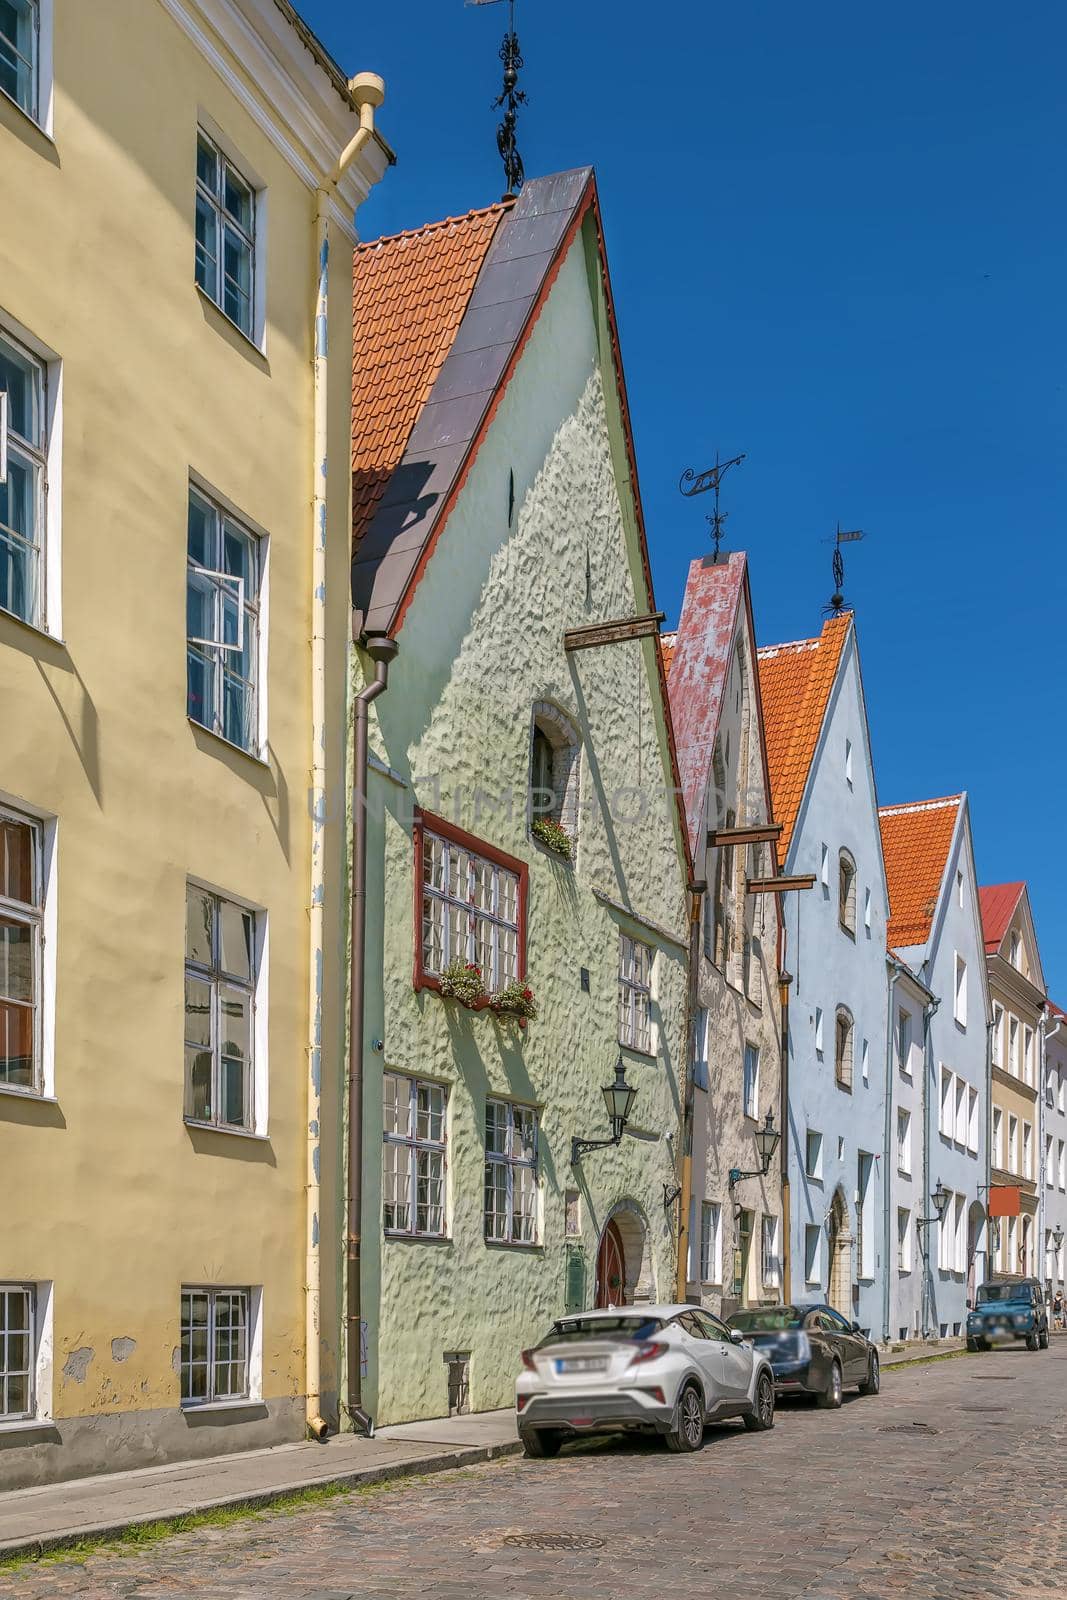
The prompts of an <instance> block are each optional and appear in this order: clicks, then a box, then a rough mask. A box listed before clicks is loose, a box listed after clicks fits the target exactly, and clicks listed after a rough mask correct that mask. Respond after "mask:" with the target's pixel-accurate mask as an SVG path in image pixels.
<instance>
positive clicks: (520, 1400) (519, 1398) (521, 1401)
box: [515, 1394, 530, 1411]
mask: <svg viewBox="0 0 1067 1600" xmlns="http://www.w3.org/2000/svg"><path fill="white" fill-rule="evenodd" d="M529 1398H530V1397H529V1395H526V1394H519V1395H516V1396H515V1410H516V1411H521V1410H522V1408H523V1406H524V1405H525V1404H526V1402H527V1400H528V1399H529Z"/></svg>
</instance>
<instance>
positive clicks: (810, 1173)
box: [804, 1128, 823, 1183]
mask: <svg viewBox="0 0 1067 1600" xmlns="http://www.w3.org/2000/svg"><path fill="white" fill-rule="evenodd" d="M813 1139H817V1140H818V1143H817V1144H816V1146H815V1160H814V1162H813V1161H812V1159H811V1151H812V1144H811V1141H812V1140H813ZM822 1156H823V1136H822V1134H821V1133H820V1132H819V1130H818V1129H817V1128H807V1129H805V1132H804V1176H805V1177H806V1178H812V1179H814V1181H815V1182H816V1183H821V1182H822V1174H823V1159H822Z"/></svg>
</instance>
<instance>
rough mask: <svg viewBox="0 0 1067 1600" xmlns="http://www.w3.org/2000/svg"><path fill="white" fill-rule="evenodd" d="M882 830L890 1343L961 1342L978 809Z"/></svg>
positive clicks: (980, 1019)
mask: <svg viewBox="0 0 1067 1600" xmlns="http://www.w3.org/2000/svg"><path fill="white" fill-rule="evenodd" d="M880 821H881V830H882V849H883V855H884V860H885V866H886V875H887V878H888V882H889V899H890V906H891V915H890V920H889V943H890V945H891V947H892V951H891V959H890V964H889V965H890V995H889V1003H890V1016H891V1027H892V1029H893V1037H892V1040H891V1065H890V1070H889V1074H888V1079H887V1091H888V1092H887V1112H888V1115H887V1126H888V1128H889V1130H890V1142H889V1150H890V1152H891V1157H890V1160H891V1166H892V1173H891V1183H890V1190H891V1193H890V1206H889V1214H888V1217H887V1228H886V1234H887V1238H888V1239H889V1241H890V1246H889V1249H888V1253H889V1256H890V1262H891V1270H890V1274H889V1278H888V1280H887V1282H886V1284H885V1287H884V1305H885V1312H884V1320H883V1332H884V1335H885V1337H887V1338H889V1337H892V1338H895V1339H900V1338H912V1337H915V1336H916V1335H926V1336H933V1337H935V1338H936V1337H939V1336H940V1337H941V1338H944V1337H946V1336H948V1337H952V1336H954V1335H958V1334H959V1333H960V1332H961V1331H962V1329H963V1325H964V1323H965V1321H966V1316H967V1301H968V1299H970V1298H973V1294H974V1289H975V1286H976V1284H978V1283H981V1282H982V1280H983V1278H984V1277H985V1276H986V1237H985V1233H986V1228H985V1203H984V1202H985V1194H984V1192H982V1190H981V1187H980V1186H983V1185H984V1184H985V1183H987V1182H988V1178H987V1176H986V1174H987V1170H988V1161H987V1154H988V1143H987V1132H986V1130H987V1124H988V1116H989V1092H988V1076H987V1074H988V1065H987V1049H988V1043H987V1041H988V1033H987V1024H988V1022H989V1019H990V1011H989V988H988V983H987V977H986V960H985V936H984V934H983V931H982V919H981V909H980V904H979V895H978V880H977V877H976V874H975V868H974V852H973V846H972V840H971V823H970V813H969V809H968V805H967V796H966V795H965V794H958V795H951V796H949V797H948V798H947V799H941V800H922V801H918V802H915V803H912V804H910V805H899V806H885V807H883V808H882V810H881V813H880ZM893 956H896V957H899V961H895V960H893V959H892V957H893ZM903 964H906V967H904V970H903V971H902V970H901V969H902V966H903ZM909 968H910V969H911V971H912V972H914V973H915V974H916V975H917V977H918V978H919V979H920V980H921V981H922V983H923V984H924V985H925V987H926V990H927V991H928V994H927V996H926V998H925V1001H924V1000H923V997H922V996H921V995H916V994H915V993H914V985H912V984H909V982H908V980H907V969H909Z"/></svg>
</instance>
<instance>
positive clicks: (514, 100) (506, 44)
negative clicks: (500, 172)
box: [466, 0, 526, 200]
mask: <svg viewBox="0 0 1067 1600" xmlns="http://www.w3.org/2000/svg"><path fill="white" fill-rule="evenodd" d="M466 3H467V5H470V6H493V5H499V4H500V3H501V0H466ZM500 59H501V61H502V62H503V64H504V87H503V89H502V90H501V92H500V94H499V95H498V96H497V98H496V99H495V100H494V101H493V109H494V110H498V109H499V108H500V107H501V106H503V107H504V115H503V118H502V120H501V122H500V123H499V125H498V127H497V130H496V147H497V149H498V150H499V152H500V159H501V161H502V162H503V163H504V182H505V183H506V185H507V192H506V193H505V195H504V199H505V200H513V199H514V197H515V196H516V195H517V194H518V192H519V190H520V189H521V188H522V186H523V184H524V183H525V181H526V173H525V169H524V168H523V164H522V157H521V155H520V154H519V147H518V144H517V142H516V126H517V123H518V109H519V107H520V106H524V105H525V104H526V91H525V90H524V89H520V88H519V86H518V85H519V71H520V68H521V67H522V66H523V59H522V50H521V48H520V45H519V36H518V34H517V33H516V32H515V0H508V30H507V32H506V33H505V35H504V39H503V42H502V44H501V46H500Z"/></svg>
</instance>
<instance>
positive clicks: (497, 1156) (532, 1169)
mask: <svg viewBox="0 0 1067 1600" xmlns="http://www.w3.org/2000/svg"><path fill="white" fill-rule="evenodd" d="M490 1106H496V1107H497V1108H501V1109H503V1110H504V1111H505V1113H506V1115H505V1121H504V1129H505V1135H506V1138H505V1145H506V1148H505V1149H504V1150H502V1151H496V1150H494V1151H491V1150H490V1149H489V1140H488V1128H486V1141H485V1176H486V1180H488V1177H489V1171H490V1169H491V1168H494V1169H496V1170H499V1169H501V1168H503V1169H504V1172H505V1184H504V1204H505V1210H504V1217H505V1222H506V1228H507V1232H506V1234H503V1235H502V1234H500V1233H495V1232H493V1231H492V1230H491V1219H492V1217H493V1216H495V1215H496V1214H497V1213H496V1212H495V1211H491V1210H490V1209H489V1207H488V1205H487V1204H486V1203H485V1202H486V1199H487V1194H486V1193H484V1192H483V1202H482V1231H483V1234H484V1237H485V1239H486V1242H487V1243H489V1244H496V1245H519V1246H522V1247H526V1248H529V1247H530V1246H531V1245H533V1246H536V1245H539V1244H540V1242H541V1197H540V1189H541V1185H540V1164H539V1154H540V1139H541V1114H540V1112H539V1111H538V1109H537V1107H536V1106H533V1105H529V1104H527V1103H525V1102H522V1101H515V1100H504V1099H502V1098H501V1097H500V1096H499V1095H488V1096H487V1097H486V1102H485V1109H486V1119H485V1120H486V1124H488V1120H489V1119H488V1113H489V1107H490ZM517 1111H521V1112H525V1113H526V1114H528V1115H529V1116H530V1117H531V1118H532V1119H533V1150H534V1153H533V1155H532V1156H519V1155H516V1154H515V1150H516V1132H515V1123H516V1117H515V1113H516V1112H517ZM516 1179H518V1183H519V1196H518V1198H519V1201H520V1217H521V1216H523V1215H526V1216H528V1217H529V1218H530V1219H531V1228H532V1237H531V1238H529V1239H523V1238H521V1237H516V1233H515V1217H516V1212H515V1201H516V1190H515V1184H516ZM488 1188H489V1185H488V1181H487V1182H486V1185H485V1189H486V1191H487V1190H488ZM524 1196H528V1197H531V1198H532V1205H531V1206H530V1207H529V1208H527V1209H525V1210H523V1209H522V1208H521V1201H522V1198H523V1197H524ZM519 1231H520V1233H521V1229H520V1230H519Z"/></svg>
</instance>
